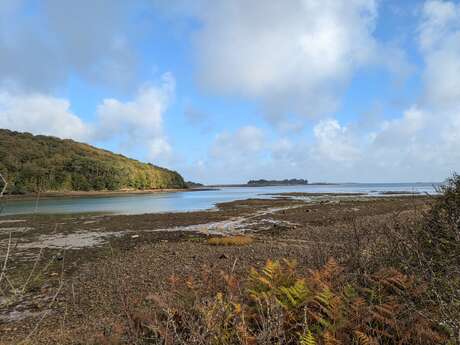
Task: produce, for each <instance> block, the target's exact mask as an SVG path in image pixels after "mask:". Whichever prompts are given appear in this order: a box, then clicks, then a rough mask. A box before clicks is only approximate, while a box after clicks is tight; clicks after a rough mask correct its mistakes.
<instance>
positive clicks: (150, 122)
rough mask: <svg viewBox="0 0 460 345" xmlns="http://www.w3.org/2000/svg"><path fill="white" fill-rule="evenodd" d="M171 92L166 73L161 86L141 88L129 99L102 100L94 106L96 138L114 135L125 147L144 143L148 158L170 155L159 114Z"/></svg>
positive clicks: (172, 84)
mask: <svg viewBox="0 0 460 345" xmlns="http://www.w3.org/2000/svg"><path fill="white" fill-rule="evenodd" d="M174 92H175V80H174V77H173V75H172V74H171V73H166V74H164V75H163V77H162V82H161V85H159V86H154V85H145V86H143V87H141V88H140V89H139V90H138V92H137V94H136V96H135V97H134V99H133V100H130V101H126V102H122V101H119V100H117V99H112V98H111V99H105V100H103V101H102V103H101V104H100V105H99V106H98V108H97V117H98V137H99V138H100V139H110V138H117V140H121V141H122V143H123V144H124V146H126V147H128V148H133V147H135V146H136V145H143V144H144V143H146V142H147V147H148V148H149V154H148V156H149V158H151V159H158V158H166V157H168V156H170V154H171V146H170V144H169V143H168V139H167V137H166V135H165V133H164V130H163V116H164V113H165V111H166V110H167V108H168V107H169V104H170V102H171V100H172V98H173V97H174Z"/></svg>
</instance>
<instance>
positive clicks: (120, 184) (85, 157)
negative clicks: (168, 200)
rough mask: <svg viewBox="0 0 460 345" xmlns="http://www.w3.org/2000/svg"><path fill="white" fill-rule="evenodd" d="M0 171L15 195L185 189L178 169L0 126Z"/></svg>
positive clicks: (73, 142)
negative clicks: (172, 169)
mask: <svg viewBox="0 0 460 345" xmlns="http://www.w3.org/2000/svg"><path fill="white" fill-rule="evenodd" d="M0 172H1V173H2V174H3V175H4V176H5V178H6V179H7V181H8V183H9V188H8V191H9V192H10V193H13V194H21V193H29V192H37V191H41V192H50V191H58V192H65V191H103V190H111V191H114V190H121V189H133V190H143V189H161V188H185V187H186V185H185V182H184V180H183V179H182V176H180V175H179V174H178V173H177V172H174V171H170V170H167V169H164V168H161V167H157V166H154V165H152V164H146V163H142V162H139V161H137V160H134V159H130V158H127V157H124V156H122V155H118V154H114V153H112V152H109V151H106V150H102V149H98V148H95V147H93V146H90V145H87V144H82V143H78V142H75V141H73V140H69V139H65V140H62V139H59V138H55V137H49V136H43V135H37V136H34V135H32V134H29V133H18V132H12V131H9V130H3V129H0Z"/></svg>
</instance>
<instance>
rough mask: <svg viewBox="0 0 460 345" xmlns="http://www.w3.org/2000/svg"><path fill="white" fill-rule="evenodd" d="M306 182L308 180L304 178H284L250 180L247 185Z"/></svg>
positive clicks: (286, 184) (279, 184) (284, 184)
mask: <svg viewBox="0 0 460 345" xmlns="http://www.w3.org/2000/svg"><path fill="white" fill-rule="evenodd" d="M305 184H308V180H304V179H297V178H293V179H289V180H288V179H286V180H250V181H248V185H249V186H294V185H305Z"/></svg>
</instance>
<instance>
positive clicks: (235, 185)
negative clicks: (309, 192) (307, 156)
mask: <svg viewBox="0 0 460 345" xmlns="http://www.w3.org/2000/svg"><path fill="white" fill-rule="evenodd" d="M339 184H340V183H327V182H318V183H308V184H283V183H272V184H247V183H242V184H213V185H208V186H205V187H210V188H221V187H249V188H254V187H295V186H337V185H339Z"/></svg>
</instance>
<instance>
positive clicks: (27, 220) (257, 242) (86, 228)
mask: <svg viewBox="0 0 460 345" xmlns="http://www.w3.org/2000/svg"><path fill="white" fill-rule="evenodd" d="M431 200H432V197H427V196H415V195H412V196H393V197H390V196H386V197H384V198H383V197H382V198H375V197H366V196H362V195H347V196H345V195H343V196H340V195H330V194H329V195H327V194H325V195H309V198H308V200H306V199H302V198H297V195H295V196H292V195H279V198H273V199H248V200H242V201H234V202H228V203H222V204H217V205H216V208H215V209H214V210H209V211H199V212H182V213H180V212H178V213H160V214H143V215H104V214H73V215H16V216H7V217H3V218H2V220H1V222H0V255H1V259H2V260H1V262H2V263H3V262H5V256H6V255H8V260H7V262H6V267H7V268H6V271H5V273H6V276H7V277H8V280H9V282H10V284H11V285H13V286H14V287H15V288H16V291H15V292H11V293H9V294H6V295H5V297H2V299H1V300H0V303H1V304H0V343H5V344H16V343H18V342H19V341H22V340H24V339H26V338H28V339H33V343H34V344H56V343H59V344H77V342H75V340H76V339H79V341H80V340H81V342H80V343H82V344H86V343H91V341H92V340H91V339H93V338H94V337H95V336H96V335H97V334H100V333H101V332H102V333H103V332H104V329H105V327H106V325H107V324H113V323H116V322H121V319H122V314H123V311H124V310H125V309H126V305H125V303H126V301H124V300H123V298H122V297H123V296H130V297H129V298H130V299H132V300H131V301H130V303H143V302H142V301H145V299H148V298H149V296H152V294H153V295H155V294H157V293H159V292H161V291H163V290H165V289H167V288H168V280H169V279H170V278H171V277H189V276H190V277H193V276H199V275H200V274H202V272H203V270H205V271H206V270H208V271H211V270H212V271H216V270H217V271H219V270H221V271H228V270H231V271H232V272H233V273H234V274H243V273H244V272H247V271H248V269H249V268H250V267H261V266H263V265H264V263H265V262H266V261H267V259H282V258H288V259H293V260H296V261H297V263H298V265H299V267H300V268H302V269H313V268H316V267H320V266H321V265H324V264H325V262H326V261H327V258H328V257H331V256H333V257H334V258H335V259H336V260H338V261H339V262H341V261H343V262H345V261H346V260H347V258H349V256H350V251H352V250H360V251H363V252H366V251H369V250H370V249H371V248H372V247H373V246H374V245H376V244H377V243H378V240H379V239H381V237H380V235H378V234H379V233H380V232H379V231H377V230H378V229H383V228H384V227H385V225H386V224H387V223H388V222H391V220H392V219H394V218H398V219H408V220H410V219H411V218H412V217H416V216H417V214H418V212H422V211H423V210H424V209H426V208H427V207H428V206H429V204H430V202H431ZM356 227H358V230H356ZM356 231H358V232H359V235H357V234H356ZM233 235H245V236H250V237H251V238H252V239H253V241H252V242H251V243H250V244H247V245H242V246H215V245H213V246H211V245H209V244H208V242H207V241H208V239H209V238H212V237H216V236H233ZM353 236H359V237H360V240H361V246H362V247H360V248H359V249H356V248H355V249H353V248H352V247H350V241H353V242H356V241H355V240H356V238H353ZM92 337H93V338H92Z"/></svg>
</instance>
